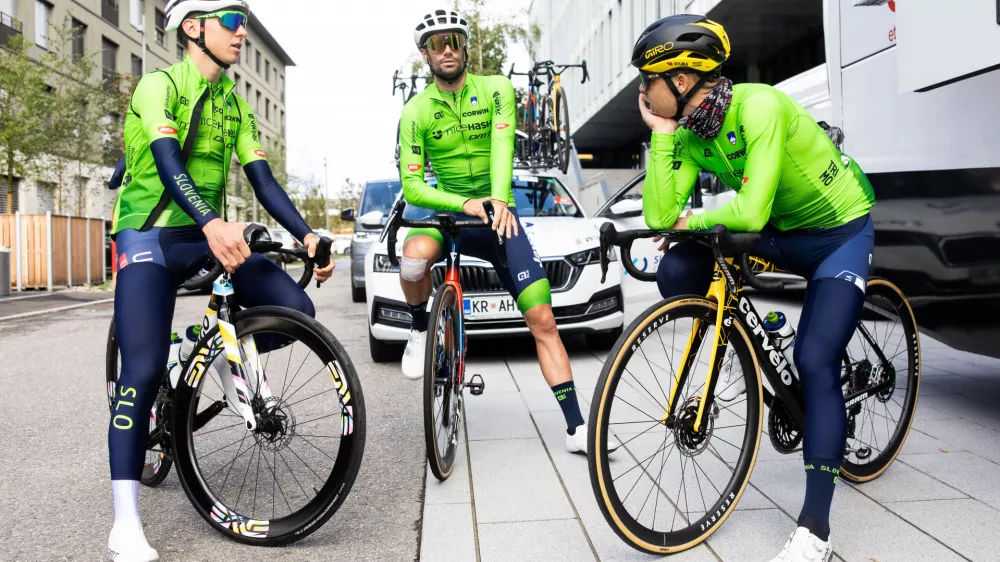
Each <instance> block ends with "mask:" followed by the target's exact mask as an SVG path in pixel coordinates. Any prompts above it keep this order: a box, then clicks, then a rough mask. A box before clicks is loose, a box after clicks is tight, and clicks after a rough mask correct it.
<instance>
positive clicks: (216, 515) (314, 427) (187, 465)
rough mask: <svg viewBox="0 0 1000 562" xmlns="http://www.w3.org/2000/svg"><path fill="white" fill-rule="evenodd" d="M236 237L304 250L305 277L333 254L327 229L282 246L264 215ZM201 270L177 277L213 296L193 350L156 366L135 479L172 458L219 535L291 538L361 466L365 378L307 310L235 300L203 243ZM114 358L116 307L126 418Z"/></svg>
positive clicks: (126, 422)
mask: <svg viewBox="0 0 1000 562" xmlns="http://www.w3.org/2000/svg"><path fill="white" fill-rule="evenodd" d="M244 238H245V240H246V242H247V244H248V246H249V247H250V251H251V252H255V253H260V254H266V253H269V252H276V253H281V252H284V253H288V254H290V255H294V256H295V257H298V258H299V259H302V260H303V261H304V262H305V268H304V271H303V273H302V276H301V278H300V279H299V281H298V284H299V286H301V287H303V288H305V286H306V285H307V284H308V283H309V281H310V280H311V278H312V273H313V265H314V264H319V265H320V266H323V265H325V264H326V263H328V262H329V260H330V259H331V257H330V245H331V243H332V240H330V239H329V238H322V239H321V243H320V245H319V247H318V249H317V252H316V257H315V258H314V259H313V258H309V257H308V255H307V254H306V250H305V249H304V248H296V249H293V250H286V249H282V248H281V243H280V242H273V241H271V240H270V238H269V236H268V235H267V231H266V228H265V227H263V226H262V225H258V224H251V225H249V226H248V227H247V229H246V230H245V231H244ZM201 273H202V275H200V276H196V277H194V278H192V279H189V280H188V281H186V282H185V283H183V286H184V288H185V289H188V290H190V291H198V290H200V289H201V288H202V287H204V286H206V285H211V286H212V296H211V297H210V300H209V304H208V308H207V309H206V310H205V316H204V318H203V319H202V321H201V324H200V325H195V326H192V327H191V331H192V333H193V334H194V335H196V336H197V338H196V342H195V343H194V344H193V347H191V349H190V355H188V357H186V358H184V357H181V358H180V361H179V363H178V365H177V367H176V368H175V369H171V367H172V365H170V364H168V365H167V366H166V368H165V369H164V372H163V376H162V382H161V386H160V389H159V392H158V394H157V397H156V401H155V403H154V405H153V407H152V410H151V412H150V420H149V440H148V443H147V452H146V462H145V465H144V467H143V471H142V476H141V482H142V483H143V484H144V485H146V486H150V487H155V486H158V485H159V484H160V483H162V482H163V480H164V479H165V478H166V476H167V473H168V472H169V471H170V468H171V467H172V466H174V465H176V467H177V475H178V477H179V478H180V481H181V484H182V486H183V488H184V492H185V493H186V494H187V496H188V498H189V499H190V500H191V503H192V505H194V507H195V509H196V510H197V511H198V513H199V514H200V515H201V516H202V517H203V518H204V519H205V520H206V521H207V522H208V523H209V524H210V525H211V526H212V528H214V529H216V530H217V531H219V532H220V533H222V534H223V535H225V536H226V537H229V538H230V539H233V540H235V541H238V542H242V543H247V544H251V545H262V546H276V545H282V544H288V543H291V542H294V541H297V540H299V539H302V538H304V537H306V536H307V535H309V534H310V533H312V532H314V531H315V530H316V529H318V528H319V527H320V526H322V525H323V523H325V522H326V521H327V520H328V519H329V518H330V517H331V516H333V514H334V513H336V511H337V510H338V509H339V508H340V506H341V505H342V504H343V502H344V500H345V499H346V498H347V495H348V494H349V493H350V490H351V487H352V486H353V484H354V481H355V478H356V477H357V474H358V469H359V468H360V466H361V459H362V456H363V455H364V447H365V402H364V396H363V394H362V391H361V383H360V381H359V379H358V375H357V372H356V371H355V368H354V365H353V363H352V362H351V359H350V357H349V356H348V355H347V352H346V351H345V350H344V348H343V347H342V346H341V345H340V342H338V341H337V339H336V338H335V337H334V336H333V334H331V333H330V332H329V331H328V330H327V329H326V328H325V327H324V326H323V325H322V324H320V323H319V322H318V321H316V320H315V319H314V318H312V317H310V316H308V315H306V314H303V313H302V312H299V311H297V310H293V309H290V308H285V307H279V306H261V307H254V308H249V309H245V310H243V309H241V308H240V306H239V304H238V298H237V295H236V294H235V292H234V289H233V286H232V283H231V279H230V275H229V274H228V273H227V272H225V270H224V269H223V268H222V265H221V264H220V263H219V262H218V261H217V260H215V258H214V257H212V256H211V254H210V253H209V255H207V256H205V259H204V266H203V268H202V270H201ZM192 339H194V338H192ZM182 349H183V348H182ZM286 356H287V358H286ZM310 358H312V359H313V361H312V362H309V360H310ZM272 359H274V361H273V363H274V365H271V363H272ZM307 362H309V363H308V365H307ZM120 364H121V355H120V352H119V349H118V340H117V336H116V333H115V322H114V318H112V320H111V327H110V330H109V332H108V343H107V358H106V378H107V392H108V405H109V407H110V410H111V421H112V423H113V424H114V425H115V426H116V427H119V428H122V429H128V428H129V427H131V425H132V423H133V422H132V420H131V419H130V418H129V417H127V416H124V415H122V414H118V413H117V412H116V407H117V403H120V402H126V401H128V400H129V399H130V398H134V396H135V390H134V389H125V388H118V378H119V376H120V375H121V371H120ZM282 368H284V370H285V373H284V375H281V374H280V371H281V369H282ZM206 373H207V374H208V375H209V376H204V375H205V374H206ZM300 376H301V378H300ZM207 380H211V381H213V383H214V385H210V384H207V383H206V382H205V381H207ZM297 381H298V382H299V383H300V384H299V385H296V382H297ZM311 383H313V384H311ZM116 400H117V402H116ZM321 422H325V423H321ZM233 447H236V449H235V453H233V452H232V451H233V449H232V448H233ZM230 456H231V458H227V457H230ZM262 473H263V476H264V482H262V481H261V480H262V478H261V475H262ZM268 477H270V478H268ZM250 478H252V480H253V482H252V483H249V482H248V479H250ZM279 509H280V511H279Z"/></svg>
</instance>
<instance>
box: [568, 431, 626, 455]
mask: <svg viewBox="0 0 1000 562" xmlns="http://www.w3.org/2000/svg"><path fill="white" fill-rule="evenodd" d="M621 445H622V444H621V443H619V442H618V440H617V439H615V438H614V437H611V436H610V435H609V436H608V453H609V454H610V453H613V452H615V450H617V449H618V447H621ZM566 450H567V451H569V452H571V453H579V454H581V455H586V454H587V424H583V425H581V426H578V427H577V428H576V433H574V434H573V435H570V434H568V433H567V434H566Z"/></svg>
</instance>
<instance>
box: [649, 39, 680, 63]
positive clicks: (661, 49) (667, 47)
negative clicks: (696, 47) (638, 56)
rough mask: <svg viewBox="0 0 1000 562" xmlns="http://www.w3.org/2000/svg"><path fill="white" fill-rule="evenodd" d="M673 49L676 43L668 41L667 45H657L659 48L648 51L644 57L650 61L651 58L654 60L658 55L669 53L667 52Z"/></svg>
mask: <svg viewBox="0 0 1000 562" xmlns="http://www.w3.org/2000/svg"><path fill="white" fill-rule="evenodd" d="M673 48H674V42H673V41H667V42H666V43H664V44H662V45H657V46H655V47H653V48H652V49H649V50H648V51H646V53H645V54H644V55H643V56H644V57H645V58H646V60H649V59H650V58H652V57H654V56H656V55H659V54H662V53H665V52H667V51H669V50H670V49H673Z"/></svg>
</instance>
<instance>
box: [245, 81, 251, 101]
mask: <svg viewBox="0 0 1000 562" xmlns="http://www.w3.org/2000/svg"><path fill="white" fill-rule="evenodd" d="M251 86H252V85H251V84H250V82H249V81H248V82H247V95H246V98H245V99H246V100H247V103H249V102H250V94H251Z"/></svg>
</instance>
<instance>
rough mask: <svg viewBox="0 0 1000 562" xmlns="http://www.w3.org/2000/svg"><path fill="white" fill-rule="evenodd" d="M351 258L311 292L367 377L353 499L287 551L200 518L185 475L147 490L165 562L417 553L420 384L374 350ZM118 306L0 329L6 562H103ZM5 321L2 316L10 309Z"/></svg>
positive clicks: (146, 508)
mask: <svg viewBox="0 0 1000 562" xmlns="http://www.w3.org/2000/svg"><path fill="white" fill-rule="evenodd" d="M347 271H348V267H347V263H346V262H343V263H340V262H338V271H337V272H336V273H335V276H334V278H333V280H332V281H331V282H330V283H328V284H327V285H325V286H324V287H323V288H322V289H317V288H316V287H315V284H313V285H312V286H311V287H310V288H309V289H308V291H309V294H310V296H311V297H312V298H313V301H314V303H315V304H316V308H317V314H318V318H319V320H320V321H321V322H323V323H324V324H325V325H326V326H327V328H328V329H329V330H330V331H331V332H333V334H334V335H335V336H336V337H337V338H338V339H339V340H340V342H341V343H342V344H343V345H344V347H345V348H346V349H347V351H348V353H349V354H350V356H351V359H352V361H353V362H354V365H355V368H356V369H357V372H358V375H359V377H360V378H361V382H362V386H363V389H364V397H365V403H366V407H367V444H366V447H365V456H364V461H363V463H362V466H361V471H360V473H359V475H358V479H357V481H356V483H355V485H354V488H353V490H352V491H351V493H350V495H349V496H348V498H347V500H346V501H345V503H344V504H343V506H342V507H341V508H340V511H338V512H337V513H336V514H335V515H334V516H333V518H331V519H330V521H329V522H327V523H326V524H325V525H324V526H323V527H322V528H321V529H319V530H318V531H317V532H315V533H313V534H312V535H310V536H309V537H307V538H306V539H303V540H301V541H299V542H297V543H295V544H293V545H291V546H288V547H281V548H254V547H248V546H244V545H240V544H237V543H235V542H232V541H230V540H228V539H226V538H225V537H223V536H222V535H221V534H219V533H217V532H216V531H215V530H213V529H211V528H210V527H209V526H208V524H207V523H206V522H205V521H204V520H203V519H202V518H201V517H200V516H199V515H198V514H197V513H196V512H195V511H194V508H193V507H192V506H191V504H190V503H189V501H188V499H187V496H185V494H184V491H183V489H182V488H181V485H180V482H179V481H178V480H177V477H176V475H175V474H174V473H173V472H171V474H170V475H169V477H168V478H167V480H166V481H165V482H164V483H163V484H162V485H161V486H160V487H158V488H156V489H149V488H143V489H142V491H141V496H140V509H141V514H142V517H143V522H144V524H145V526H146V536H147V538H148V539H149V541H150V543H151V544H152V545H153V546H154V547H156V548H157V549H158V550H159V552H160V556H161V560H164V561H169V560H185V561H187V560H218V559H220V558H222V557H225V558H229V559H233V560H247V561H250V560H269V561H270V560H274V561H279V560H280V561H284V560H319V559H323V560H343V559H351V560H373V561H374V560H378V561H383V560H401V561H406V560H415V559H416V558H417V553H418V552H419V550H420V545H419V541H420V518H421V513H422V503H423V493H424V490H423V488H424V474H425V472H424V471H425V468H424V467H425V465H424V444H423V429H422V416H421V396H420V385H419V384H415V383H411V382H409V381H406V380H405V379H404V378H403V377H402V375H401V374H400V373H399V367H398V365H379V364H374V363H372V362H371V360H370V358H369V354H368V335H367V323H366V320H365V307H364V304H357V303H352V302H351V299H350V292H349V286H348V276H347V275H348V273H347ZM205 303H206V297H205V296H198V295H187V296H183V297H181V298H179V299H178V303H177V312H176V314H175V322H174V327H175V330H178V331H179V328H180V327H181V326H183V325H186V324H189V323H192V322H196V321H198V320H199V319H200V317H201V313H202V311H203V309H204V306H205ZM111 314H112V306H111V304H98V305H94V306H91V307H84V308H79V309H75V310H70V311H66V312H57V313H53V314H49V315H43V316H38V317H32V318H25V319H18V320H12V321H6V322H0V388H2V389H3V395H2V402H0V521H3V527H4V538H3V539H2V540H0V560H4V561H39V560H46V561H48V560H105V559H106V545H107V537H108V532H109V531H110V529H111V524H112V520H113V504H112V500H111V484H110V478H109V472H108V449H107V427H108V410H107V399H106V391H105V385H104V377H105V375H104V360H105V340H106V337H107V329H108V323H109V321H110V319H111ZM0 316H2V315H0Z"/></svg>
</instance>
